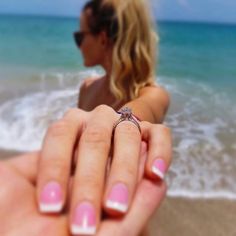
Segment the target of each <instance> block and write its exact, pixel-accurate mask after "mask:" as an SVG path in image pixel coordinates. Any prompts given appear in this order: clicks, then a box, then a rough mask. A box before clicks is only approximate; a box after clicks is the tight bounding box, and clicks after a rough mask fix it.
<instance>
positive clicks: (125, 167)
mask: <svg viewBox="0 0 236 236" xmlns="http://www.w3.org/2000/svg"><path fill="white" fill-rule="evenodd" d="M116 171H117V172H116V174H115V175H119V176H120V177H122V178H124V177H125V178H124V179H125V180H127V179H130V180H132V179H134V178H135V177H136V176H137V171H138V169H137V167H136V166H134V165H131V164H130V162H129V161H128V160H127V161H122V162H121V163H119V164H118V165H117V169H116Z"/></svg>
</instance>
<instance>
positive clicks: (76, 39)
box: [74, 32, 84, 47]
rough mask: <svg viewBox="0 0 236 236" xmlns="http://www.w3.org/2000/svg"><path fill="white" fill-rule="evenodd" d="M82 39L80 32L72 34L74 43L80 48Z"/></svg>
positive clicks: (82, 35)
mask: <svg viewBox="0 0 236 236" xmlns="http://www.w3.org/2000/svg"><path fill="white" fill-rule="evenodd" d="M83 38H84V34H83V33H82V32H75V33H74V39H75V43H76V45H77V46H78V47H80V46H81V43H82V41H83Z"/></svg>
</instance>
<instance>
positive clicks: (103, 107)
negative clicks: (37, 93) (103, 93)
mask: <svg viewBox="0 0 236 236" xmlns="http://www.w3.org/2000/svg"><path fill="white" fill-rule="evenodd" d="M108 109H109V106H107V105H104V104H101V105H99V106H97V107H95V108H94V110H95V111H98V112H100V111H106V110H108Z"/></svg>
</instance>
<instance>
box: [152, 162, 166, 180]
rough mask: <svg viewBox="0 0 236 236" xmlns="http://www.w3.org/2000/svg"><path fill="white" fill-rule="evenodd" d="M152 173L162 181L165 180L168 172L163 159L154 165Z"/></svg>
mask: <svg viewBox="0 0 236 236" xmlns="http://www.w3.org/2000/svg"><path fill="white" fill-rule="evenodd" d="M152 172H153V173H154V174H155V175H157V176H158V177H160V178H161V179H164V176H165V172H166V164H165V162H164V161H163V160H162V159H156V160H155V161H154V162H153V165H152Z"/></svg>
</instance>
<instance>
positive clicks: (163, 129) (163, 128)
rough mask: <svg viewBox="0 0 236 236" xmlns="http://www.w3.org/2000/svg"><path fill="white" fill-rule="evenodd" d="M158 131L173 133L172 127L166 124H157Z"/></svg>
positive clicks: (166, 133) (167, 133)
mask: <svg viewBox="0 0 236 236" xmlns="http://www.w3.org/2000/svg"><path fill="white" fill-rule="evenodd" d="M157 129H158V132H161V133H162V134H165V135H168V136H170V135H171V129H170V128H169V127H167V126H165V125H157Z"/></svg>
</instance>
